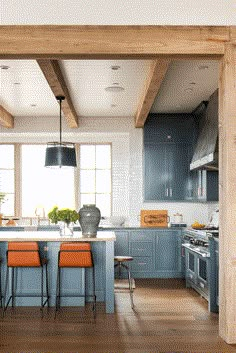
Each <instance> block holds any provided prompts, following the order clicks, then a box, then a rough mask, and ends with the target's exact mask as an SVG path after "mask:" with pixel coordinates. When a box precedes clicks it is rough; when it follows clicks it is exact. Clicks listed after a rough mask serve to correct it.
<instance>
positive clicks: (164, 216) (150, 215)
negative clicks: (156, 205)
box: [141, 210, 168, 227]
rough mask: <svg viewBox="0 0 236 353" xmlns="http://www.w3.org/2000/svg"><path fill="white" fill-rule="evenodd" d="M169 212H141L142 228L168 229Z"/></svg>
mask: <svg viewBox="0 0 236 353" xmlns="http://www.w3.org/2000/svg"><path fill="white" fill-rule="evenodd" d="M167 226H168V211H167V210H141V227H167Z"/></svg>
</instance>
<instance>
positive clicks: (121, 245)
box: [114, 230, 129, 256]
mask: <svg viewBox="0 0 236 353" xmlns="http://www.w3.org/2000/svg"><path fill="white" fill-rule="evenodd" d="M115 234H116V241H115V245H114V247H115V250H114V251H115V256H129V232H128V231H123V230H116V231H115Z"/></svg>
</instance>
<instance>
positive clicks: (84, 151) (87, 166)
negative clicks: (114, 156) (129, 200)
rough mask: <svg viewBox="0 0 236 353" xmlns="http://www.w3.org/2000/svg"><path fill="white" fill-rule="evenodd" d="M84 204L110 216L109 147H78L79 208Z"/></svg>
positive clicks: (103, 214)
mask: <svg viewBox="0 0 236 353" xmlns="http://www.w3.org/2000/svg"><path fill="white" fill-rule="evenodd" d="M84 204H96V206H97V207H98V208H99V209H100V211H101V214H102V216H110V215H111V145H80V207H82V206H83V205H84Z"/></svg>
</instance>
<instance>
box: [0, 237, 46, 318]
mask: <svg viewBox="0 0 236 353" xmlns="http://www.w3.org/2000/svg"><path fill="white" fill-rule="evenodd" d="M6 255H7V273H6V283H5V292H4V311H3V313H4V312H5V311H6V310H7V307H8V305H9V303H10V301H12V307H14V306H15V298H16V297H41V308H40V309H41V313H42V316H43V308H44V306H45V305H46V303H47V305H48V306H49V293H48V273H47V263H48V261H47V259H41V257H40V253H39V246H38V243H37V242H10V243H8V250H7V254H6ZM44 266H45V273H46V295H44V273H43V272H44V271H43V269H44ZM10 267H11V268H12V278H11V295H10V297H9V299H8V301H7V304H5V301H6V296H7V288H8V281H9V268H10ZM18 267H35V268H41V294H40V295H37V294H34V295H33V294H32V295H30V294H29V295H27V294H24V295H23V294H22V295H20V294H16V293H15V286H16V283H15V282H16V281H15V269H16V268H18ZM16 279H17V278H16ZM44 297H46V300H45V301H44Z"/></svg>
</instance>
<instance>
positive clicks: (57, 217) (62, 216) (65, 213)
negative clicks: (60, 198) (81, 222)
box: [48, 206, 79, 224]
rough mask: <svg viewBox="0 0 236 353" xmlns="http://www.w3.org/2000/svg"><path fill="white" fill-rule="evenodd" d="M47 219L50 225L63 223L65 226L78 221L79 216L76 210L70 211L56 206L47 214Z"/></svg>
mask: <svg viewBox="0 0 236 353" xmlns="http://www.w3.org/2000/svg"><path fill="white" fill-rule="evenodd" d="M48 218H49V219H50V221H51V222H52V223H55V224H57V223H58V222H59V221H62V222H65V223H67V224H69V223H71V222H73V223H75V222H76V221H78V219H79V214H78V212H77V211H76V210H71V209H70V208H61V209H59V208H58V207H57V206H55V207H53V209H52V210H51V211H50V212H49V213H48Z"/></svg>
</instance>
